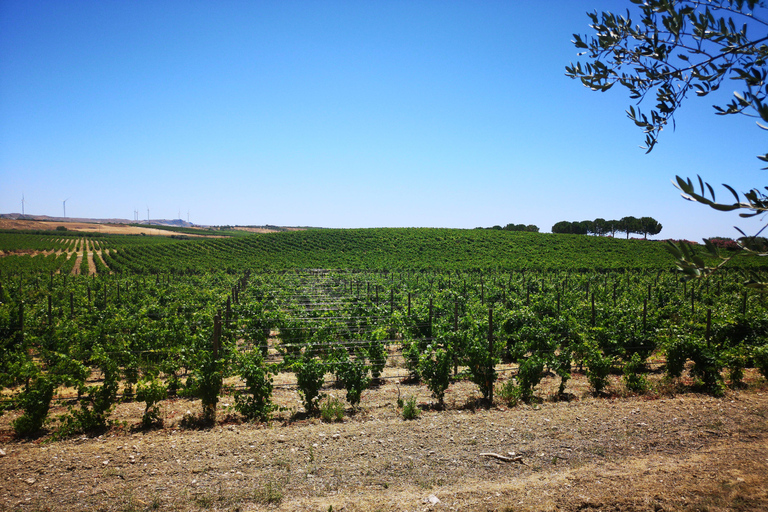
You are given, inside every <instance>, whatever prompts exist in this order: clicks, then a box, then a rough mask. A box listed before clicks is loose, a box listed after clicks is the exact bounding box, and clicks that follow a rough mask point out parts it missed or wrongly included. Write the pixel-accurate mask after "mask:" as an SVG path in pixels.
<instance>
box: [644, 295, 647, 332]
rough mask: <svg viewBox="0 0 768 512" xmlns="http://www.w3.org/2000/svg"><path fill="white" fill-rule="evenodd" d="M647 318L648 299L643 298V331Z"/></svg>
mask: <svg viewBox="0 0 768 512" xmlns="http://www.w3.org/2000/svg"><path fill="white" fill-rule="evenodd" d="M647 318H648V299H645V300H644V301H643V331H645V325H646V320H647Z"/></svg>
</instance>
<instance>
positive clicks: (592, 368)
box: [585, 348, 613, 394]
mask: <svg viewBox="0 0 768 512" xmlns="http://www.w3.org/2000/svg"><path fill="white" fill-rule="evenodd" d="M585 363H586V365H587V380H588V381H589V385H590V386H591V387H592V389H593V390H594V392H595V394H599V393H601V392H602V391H603V390H604V389H605V388H606V387H608V375H609V374H610V372H611V366H612V365H613V359H612V358H611V357H609V356H606V355H604V354H603V353H602V351H601V350H600V349H598V348H594V349H592V350H591V351H590V352H589V353H588V355H587V357H586V360H585Z"/></svg>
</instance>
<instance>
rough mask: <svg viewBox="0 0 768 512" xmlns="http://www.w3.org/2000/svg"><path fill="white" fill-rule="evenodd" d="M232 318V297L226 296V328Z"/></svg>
mask: <svg viewBox="0 0 768 512" xmlns="http://www.w3.org/2000/svg"><path fill="white" fill-rule="evenodd" d="M231 318H232V299H231V298H230V297H229V296H227V310H226V322H227V329H229V321H230V319H231Z"/></svg>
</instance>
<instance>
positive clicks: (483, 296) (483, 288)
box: [480, 278, 485, 304]
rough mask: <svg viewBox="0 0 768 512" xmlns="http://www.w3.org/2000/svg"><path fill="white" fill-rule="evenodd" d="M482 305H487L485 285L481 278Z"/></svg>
mask: <svg viewBox="0 0 768 512" xmlns="http://www.w3.org/2000/svg"><path fill="white" fill-rule="evenodd" d="M480 304H485V284H484V283H483V279H482V278H480Z"/></svg>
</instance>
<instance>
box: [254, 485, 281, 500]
mask: <svg viewBox="0 0 768 512" xmlns="http://www.w3.org/2000/svg"><path fill="white" fill-rule="evenodd" d="M253 500H254V501H255V502H256V503H260V504H262V505H276V504H278V503H280V502H281V501H283V489H282V487H281V486H280V484H278V483H276V482H267V483H266V484H264V485H263V486H261V487H259V488H257V489H255V490H254V491H253Z"/></svg>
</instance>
